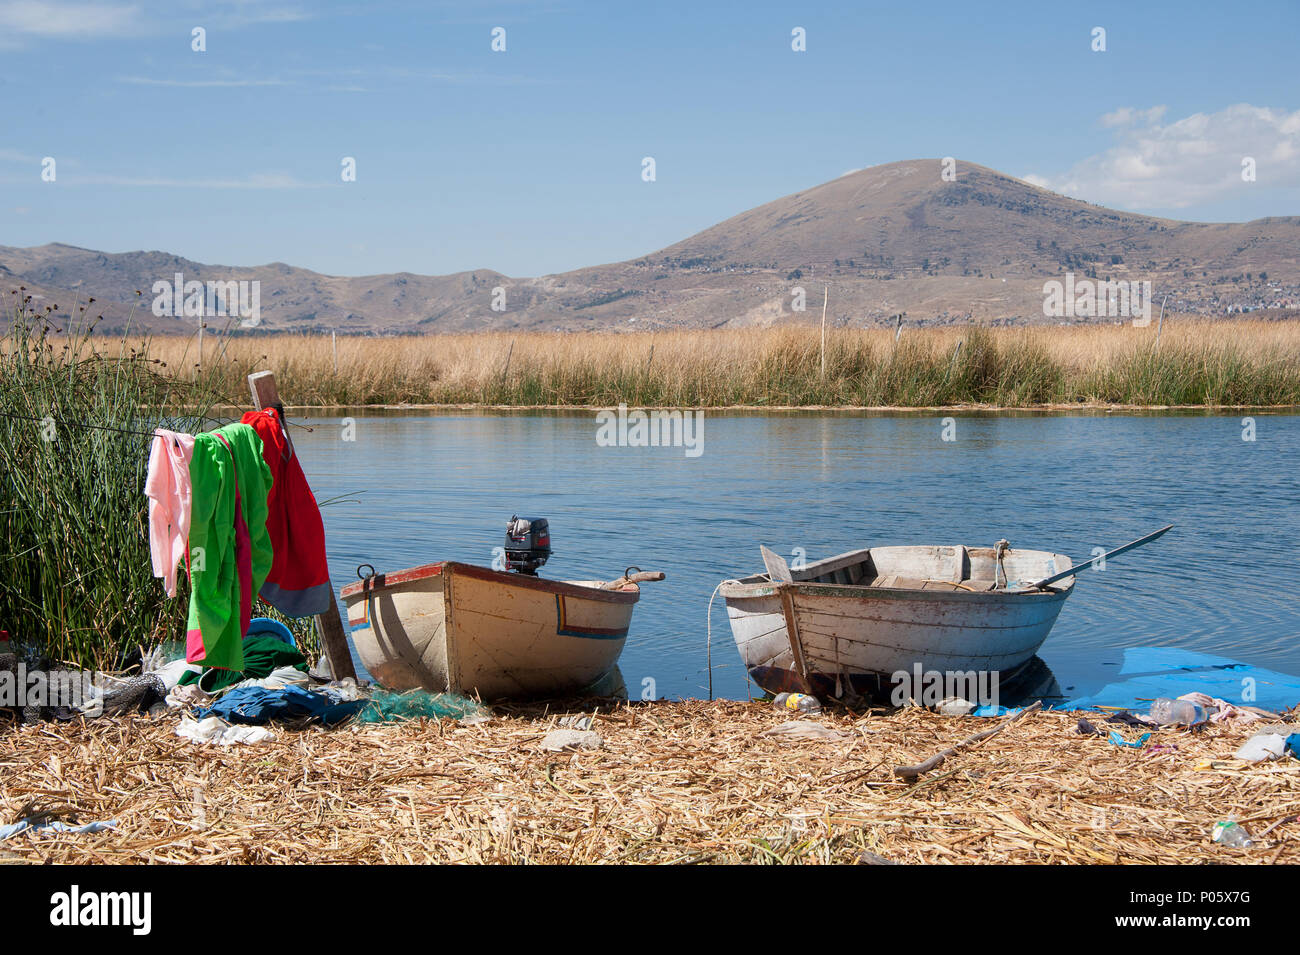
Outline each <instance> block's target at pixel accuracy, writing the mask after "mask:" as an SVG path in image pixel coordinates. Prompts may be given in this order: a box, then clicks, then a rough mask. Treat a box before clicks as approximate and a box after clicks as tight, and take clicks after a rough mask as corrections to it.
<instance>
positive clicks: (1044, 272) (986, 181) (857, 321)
mask: <svg viewBox="0 0 1300 955" xmlns="http://www.w3.org/2000/svg"><path fill="white" fill-rule="evenodd" d="M940 170H941V166H940V161H939V160H937V159H917V160H909V161H906V162H896V163H889V164H886V165H883V166H875V167H872V168H870V169H864V170H861V171H858V172H854V173H851V174H849V175H845V176H842V177H841V178H839V179H836V180H833V181H832V182H828V183H825V184H823V185H820V186H817V187H815V188H813V189H808V190H806V191H804V192H798V193H795V194H794V195H790V196H786V197H784V198H782V199H777V200H776V201H774V202H769V203H767V204H766V205H762V206H759V207H758V208H756V209H751V210H749V211H748V212H743V213H741V214H740V215H737V216H734V217H732V218H730V219H728V220H726V221H725V222H721V223H719V224H718V225H716V226H713V227H712V228H710V229H706V230H705V231H703V232H700V233H698V234H697V235H693V236H691V237H690V238H688V239H685V240H683V241H681V242H678V243H677V244H675V245H671V246H669V247H668V248H666V249H662V250H660V251H658V252H654V253H652V254H649V255H646V256H643V257H641V258H638V259H635V260H632V261H628V262H620V263H615V264H611V265H601V266H595V267H592V268H585V269H578V270H576V271H573V272H566V273H563V274H559V275H547V276H542V277H539V278H510V277H507V276H505V275H502V274H500V273H498V272H493V271H489V270H479V271H473V272H460V273H456V274H454V275H442V276H426V275H413V274H410V273H396V274H391V275H371V276H362V277H357V278H342V277H335V276H328V275H321V274H319V273H316V272H312V271H309V270H307V269H300V268H295V267H293V266H289V265H285V264H283V263H279V262H275V263H271V264H270V265H263V266H257V267H253V268H235V267H228V266H219V265H205V264H202V263H198V262H192V261H190V260H188V259H182V258H179V257H177V256H175V255H170V254H167V253H164V252H127V253H104V252H95V251H92V250H89V249H80V248H76V247H73V246H68V245H62V244H53V245H46V246H40V247H37V248H30V249H19V248H8V247H3V246H0V283H3V291H4V292H8V291H9V290H10V289H11V288H16V287H18V286H19V285H25V286H27V289H28V293H30V294H35V295H36V296H38V298H39V300H40V301H43V302H58V303H59V304H60V307H61V309H63V310H66V309H69V308H71V307H72V305H73V302H74V300H80V301H81V302H83V303H84V302H85V300H86V298H88V297H90V296H93V297H94V298H95V299H96V302H95V304H94V305H93V306H91V309H92V313H93V314H99V313H100V312H102V313H103V314H104V315H105V319H104V322H103V326H102V327H104V328H105V329H111V328H120V327H122V326H123V325H124V324H125V322H126V320H127V314H128V312H129V310H130V308H131V305H132V304H133V303H136V302H138V303H139V308H138V309H137V312H136V316H135V318H134V320H133V321H134V323H135V327H139V328H143V329H149V330H152V331H169V330H176V331H180V330H189V329H192V327H193V324H194V320H193V319H184V318H174V317H164V318H157V317H155V316H154V315H153V314H152V313H151V311H150V305H151V303H152V301H153V293H152V288H153V284H154V283H155V282H157V281H160V280H162V281H169V282H170V281H172V280H173V277H174V275H175V274H176V273H181V274H182V275H183V277H184V279H185V280H186V281H189V280H198V281H202V282H206V281H209V280H219V281H224V280H257V281H259V282H260V305H261V325H260V330H264V331H294V330H304V331H307V330H325V329H338V330H339V331H342V332H349V333H367V334H376V333H377V334H391V333H399V332H442V331H467V330H474V329H482V328H492V329H513V328H518V329H558V330H581V329H604V328H640V329H646V328H671V327H701V326H707V327H712V326H724V325H730V326H735V325H768V324H774V323H777V322H785V321H807V322H814V321H819V320H820V316H821V304H822V295H823V288H824V286H827V285H829V286H830V294H829V307H828V313H827V314H828V319H829V320H831V321H832V322H834V323H835V324H839V325H844V324H849V325H855V326H857V325H872V324H888V323H890V322H891V321H893V320H895V316H897V315H899V314H904V313H905V314H906V318H907V320H908V322H909V323H922V324H925V323H947V322H965V321H970V320H974V321H981V322H993V323H1002V324H1005V323H1021V322H1044V321H1056V319H1047V318H1045V317H1044V315H1043V297H1044V296H1043V283H1044V282H1045V281H1048V280H1053V279H1055V280H1062V279H1063V278H1064V276H1065V273H1067V272H1070V273H1073V274H1074V276H1075V277H1076V278H1077V279H1083V278H1085V277H1093V278H1097V279H1102V280H1104V279H1107V278H1111V279H1116V280H1133V281H1143V280H1150V281H1151V282H1152V291H1153V294H1154V298H1155V301H1156V302H1157V303H1159V302H1160V301H1161V299H1162V298H1163V297H1164V296H1166V295H1167V296H1168V301H1169V304H1168V308H1169V309H1170V311H1172V312H1179V313H1192V314H1204V315H1223V314H1225V313H1227V312H1231V311H1240V310H1242V309H1248V310H1255V309H1262V308H1270V309H1274V310H1282V313H1283V314H1285V310H1287V309H1292V310H1296V309H1300V217H1277V218H1268V219H1259V220H1256V221H1254V222H1246V223H1228V224H1216V223H1195V222H1179V221H1175V220H1171V219H1158V218H1153V217H1150V216H1141V215H1135V214H1132V213H1127V212H1117V211H1115V210H1112V209H1106V208H1103V207H1100V206H1094V205H1090V204H1088V203H1086V202H1080V201H1079V200H1076V199H1070V198H1067V197H1065V196H1061V195H1058V194H1056V193H1053V192H1049V191H1047V190H1045V189H1041V188H1038V187H1037V186H1033V185H1030V184H1029V183H1026V182H1023V181H1021V180H1019V179H1014V178H1012V177H1010V176H1006V175H1003V174H1002V173H999V172H996V171H994V170H992V169H986V168H984V167H982V166H977V165H974V164H971V163H962V162H959V163H957V167H956V180H955V181H951V182H947V181H944V180H943V179H942V178H941V176H940ZM795 287H801V288H803V289H804V291H805V296H804V299H805V306H806V308H805V310H804V311H802V312H800V311H797V310H794V309H793V308H792V305H793V303H794V301H795V297H794V295H793V294H792V290H793V289H794V288H795ZM137 289H138V290H140V291H141V292H142V293H143V294H142V295H141V296H139V297H137V295H136V290H137ZM496 289H503V290H504V293H500V292H496V293H494V290H496ZM502 296H503V297H504V305H505V308H504V311H501V310H494V309H493V304H494V301H495V302H496V303H497V304H498V305H500V304H501V303H502ZM1105 320H1107V321H1109V320H1111V319H1105ZM213 324H219V322H217V323H214V322H212V321H210V322H209V327H212V325H213Z"/></svg>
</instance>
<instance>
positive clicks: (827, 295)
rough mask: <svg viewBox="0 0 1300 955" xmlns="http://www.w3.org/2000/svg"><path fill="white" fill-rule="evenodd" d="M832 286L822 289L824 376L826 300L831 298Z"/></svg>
mask: <svg viewBox="0 0 1300 955" xmlns="http://www.w3.org/2000/svg"><path fill="white" fill-rule="evenodd" d="M830 296H831V287H830V286H829V285H827V286H826V287H825V288H824V289H822V377H823V378H825V377H826V302H827V301H828V300H829V299H830Z"/></svg>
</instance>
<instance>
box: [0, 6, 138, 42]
mask: <svg viewBox="0 0 1300 955" xmlns="http://www.w3.org/2000/svg"><path fill="white" fill-rule="evenodd" d="M139 17H140V7H138V6H136V5H134V4H133V5H130V6H123V5H119V4H111V3H64V2H58V0H8V2H3V3H0V34H4V33H8V34H21V35H25V36H35V37H53V38H58V39H80V38H94V37H100V36H109V35H116V34H122V33H129V32H132V31H133V30H134V29H135V28H136V27H137V26H138V24H139Z"/></svg>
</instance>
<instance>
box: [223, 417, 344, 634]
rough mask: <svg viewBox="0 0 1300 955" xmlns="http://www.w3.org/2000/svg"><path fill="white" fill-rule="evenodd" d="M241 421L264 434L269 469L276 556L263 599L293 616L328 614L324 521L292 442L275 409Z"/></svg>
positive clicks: (271, 528)
mask: <svg viewBox="0 0 1300 955" xmlns="http://www.w3.org/2000/svg"><path fill="white" fill-rule="evenodd" d="M240 421H241V422H242V423H243V424H246V425H249V426H251V427H252V428H253V429H254V430H255V431H256V432H257V436H258V437H259V438H261V439H262V451H263V455H264V457H265V459H266V464H267V467H269V468H270V469H271V478H272V484H271V492H270V495H269V496H268V498H267V514H266V530H267V533H268V534H269V535H270V537H271V549H272V551H273V552H274V559H273V561H272V563H271V571H270V573H269V574H267V576H266V583H264V584H263V585H262V589H261V595H262V599H263V600H265V601H266V602H267V603H269V604H270V605H271V606H273V607H275V608H276V609H277V610H279V611H280V612H281V613H283V614H285V615H286V616H290V617H307V616H310V615H312V614H318V613H326V612H328V611H329V608H330V588H331V584H330V571H329V565H328V564H327V563H326V561H325V525H324V523H323V522H322V521H321V516H320V508H319V507H318V506H317V504H316V496H315V495H314V494H312V492H311V487H310V486H308V484H307V478H306V477H305V476H304V475H303V473H302V465H301V464H299V462H298V457H297V455H295V454H294V453H293V444H292V442H290V440H289V437H288V435H287V434H286V433H285V430H284V426H283V423H282V421H281V419H280V416H279V414H278V413H277V412H276V410H275V409H274V408H266V409H264V410H262V411H250V412H248V413H247V414H245V415H244V416H243V417H242V418H241V419H240Z"/></svg>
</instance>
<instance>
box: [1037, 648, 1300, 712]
mask: <svg viewBox="0 0 1300 955" xmlns="http://www.w3.org/2000/svg"><path fill="white" fill-rule="evenodd" d="M1119 675H1120V676H1127V677H1128V679H1126V680H1120V681H1116V682H1114V683H1108V684H1106V686H1104V687H1102V688H1101V689H1100V690H1098V691H1097V692H1096V693H1093V694H1091V695H1090V696H1083V697H1078V698H1076V699H1073V700H1068V701H1066V702H1065V703H1061V704H1057V705H1056V706H1055V707H1054V708H1055V709H1065V710H1082V709H1087V708H1088V707H1090V706H1123V707H1127V708H1129V709H1132V710H1138V711H1141V712H1145V711H1146V710H1147V709H1148V708H1149V707H1150V706H1151V700H1153V699H1155V698H1156V697H1160V696H1167V697H1170V698H1171V699H1173V698H1177V697H1179V696H1182V695H1183V694H1184V693H1205V694H1206V695H1208V696H1213V697H1217V698H1218V699H1221V700H1227V701H1228V702H1229V703H1236V704H1244V705H1246V706H1257V707H1260V708H1262V709H1266V710H1286V709H1290V708H1291V707H1293V706H1295V705H1296V704H1297V703H1300V677H1297V676H1291V675H1289V674H1286V673H1278V672H1277V671H1276V670H1266V669H1264V668H1263V667H1257V666H1252V665H1251V664H1249V663H1241V662H1240V661H1238V660H1233V659H1231V658H1229V657H1221V656H1216V655H1215V654H1212V653H1200V652H1198V651H1195V650H1181V649H1179V648H1178V647H1130V648H1128V649H1127V650H1125V651H1124V665H1123V666H1122V667H1121V668H1120V671H1119Z"/></svg>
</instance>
